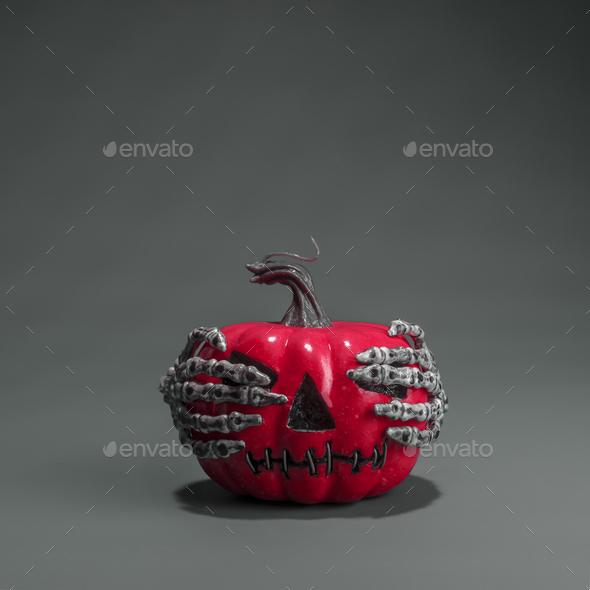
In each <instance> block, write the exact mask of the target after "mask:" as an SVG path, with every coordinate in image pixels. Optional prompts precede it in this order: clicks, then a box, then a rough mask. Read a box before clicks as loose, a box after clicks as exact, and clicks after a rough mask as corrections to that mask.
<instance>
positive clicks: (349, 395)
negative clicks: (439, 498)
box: [160, 263, 446, 503]
mask: <svg viewBox="0 0 590 590" xmlns="http://www.w3.org/2000/svg"><path fill="white" fill-rule="evenodd" d="M269 265H270V267H269ZM248 268H249V269H250V270H252V272H254V273H255V277H254V279H255V282H260V283H263V282H266V283H269V284H272V283H273V282H285V283H288V284H289V286H290V288H291V289H292V290H293V291H294V294H295V295H294V303H293V305H292V306H291V308H290V309H289V311H288V312H287V315H286V316H285V318H284V319H283V322H282V323H269V322H251V323H244V324H235V325H231V326H227V327H226V328H223V329H222V330H221V331H220V330H217V329H216V328H199V329H196V330H193V332H191V334H190V335H189V338H188V342H187V345H186V347H185V349H184V350H183V351H182V353H181V355H180V356H179V358H178V359H177V361H176V363H175V366H174V367H172V368H171V369H170V370H169V371H168V375H167V376H166V377H164V378H163V379H162V382H161V387H160V389H161V391H162V392H163V393H164V399H165V401H167V402H168V403H169V405H170V407H171V410H172V416H173V419H174V424H175V425H176V427H177V428H178V430H179V433H180V437H181V441H182V442H183V443H186V444H189V445H191V446H192V448H193V451H194V452H195V454H196V456H197V457H198V459H199V462H200V464H201V466H202V467H203V469H204V470H205V472H206V473H207V475H209V477H211V478H212V479H213V480H215V481H216V482H218V483H219V484H221V485H222V486H224V487H225V488H227V489H228V490H231V491H233V492H236V493H239V494H247V495H252V496H256V497H258V498H263V499H271V500H287V499H291V500H295V501H298V502H304V503H315V502H348V501H354V500H358V499H360V498H362V497H364V496H375V495H378V494H382V493H383V492H385V491H387V490H389V489H391V488H392V487H394V486H395V485H397V484H398V483H400V482H401V481H403V479H405V477H406V476H407V475H408V474H409V472H410V471H411V469H412V467H413V465H414V463H415V462H416V459H417V454H407V453H404V452H403V450H404V448H405V446H406V445H411V446H422V445H424V444H427V443H429V442H430V441H431V440H433V439H434V438H436V436H438V432H439V431H440V423H441V419H442V414H443V413H444V411H445V410H446V396H445V394H444V391H443V390H442V387H441V385H440V379H439V377H438V369H437V367H436V363H435V362H434V359H433V358H432V355H431V353H430V351H429V350H428V348H427V347H426V345H425V343H424V341H423V337H424V333H423V331H422V330H421V328H419V327H418V326H416V325H414V324H408V323H406V322H403V321H401V320H395V321H394V322H392V323H391V325H390V326H389V328H387V327H386V326H383V325H379V324H367V323H354V322H334V323H333V324H332V323H331V322H330V321H329V320H328V319H327V317H325V314H324V312H323V310H322V309H321V307H319V305H318V304H317V301H315V298H314V296H313V294H312V291H313V284H311V279H310V278H309V279H308V274H307V275H306V274H304V273H307V271H305V269H303V268H302V267H300V266H299V265H286V264H284V263H282V265H278V264H277V263H268V264H264V265H262V266H261V263H256V265H249V266H248ZM265 269H268V270H265ZM302 277H303V278H302ZM304 288H305V293H304ZM305 297H307V299H308V300H309V302H311V304H310V305H309V308H305V309H303V308H301V307H300V306H299V307H298V302H301V301H302V300H304V299H305ZM304 307H305V306H304ZM406 334H407V335H409V336H411V337H412V339H413V342H414V344H415V348H413V347H412V346H410V344H409V343H408V341H407V340H406V339H405V337H404V335H406ZM202 341H204V342H205V343H204V344H203V346H202V348H201V347H200V344H199V343H200V342H202ZM359 363H360V364H359Z"/></svg>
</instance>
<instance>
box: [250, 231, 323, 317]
mask: <svg viewBox="0 0 590 590" xmlns="http://www.w3.org/2000/svg"><path fill="white" fill-rule="evenodd" d="M311 241H312V243H313V245H314V246H315V250H316V254H315V256H313V257H311V258H304V257H303V256H299V255H298V254H291V253H290V252H273V253H271V254H267V255H266V256H265V257H264V258H263V259H262V260H260V262H254V263H253V264H247V265H246V268H247V269H248V270H249V271H250V272H251V273H252V274H253V275H254V276H253V277H252V278H251V279H250V281H251V282H253V283H258V284H260V285H264V284H266V285H274V284H276V283H280V284H283V285H286V286H287V287H288V288H289V289H290V290H291V292H292V293H293V303H292V304H291V307H289V309H288V310H287V313H286V314H285V317H284V318H283V320H282V321H281V324H283V325H284V326H293V327H296V328H326V327H330V326H331V325H332V323H331V322H330V320H329V318H328V316H327V315H326V312H325V311H324V310H323V309H322V306H321V305H320V304H319V303H318V301H317V298H316V296H315V293H314V284H313V281H312V279H311V275H310V274H309V271H308V270H307V269H306V268H305V267H303V266H301V265H300V264H295V263H293V262H279V261H276V260H273V261H270V259H271V258H274V257H276V256H281V257H288V258H294V259H295V260H301V261H303V262H313V261H314V260H317V259H318V256H319V255H320V249H319V247H318V245H317V242H316V241H315V240H314V239H313V238H311Z"/></svg>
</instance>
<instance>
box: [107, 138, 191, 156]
mask: <svg viewBox="0 0 590 590" xmlns="http://www.w3.org/2000/svg"><path fill="white" fill-rule="evenodd" d="M102 153H103V154H104V155H105V156H106V157H107V158H112V157H113V156H115V155H116V154H117V153H119V155H120V156H122V157H123V158H130V157H131V156H133V157H134V158H137V157H141V158H145V157H150V158H154V157H156V156H159V157H160V158H178V156H181V157H182V158H188V157H190V156H192V154H193V146H192V145H191V144H190V143H182V144H178V143H176V141H174V140H173V141H172V143H156V144H153V145H152V144H149V143H134V144H133V145H131V144H130V143H122V144H121V145H120V146H119V147H117V143H116V142H114V141H111V142H110V143H109V144H108V145H105V146H104V147H103V148H102Z"/></svg>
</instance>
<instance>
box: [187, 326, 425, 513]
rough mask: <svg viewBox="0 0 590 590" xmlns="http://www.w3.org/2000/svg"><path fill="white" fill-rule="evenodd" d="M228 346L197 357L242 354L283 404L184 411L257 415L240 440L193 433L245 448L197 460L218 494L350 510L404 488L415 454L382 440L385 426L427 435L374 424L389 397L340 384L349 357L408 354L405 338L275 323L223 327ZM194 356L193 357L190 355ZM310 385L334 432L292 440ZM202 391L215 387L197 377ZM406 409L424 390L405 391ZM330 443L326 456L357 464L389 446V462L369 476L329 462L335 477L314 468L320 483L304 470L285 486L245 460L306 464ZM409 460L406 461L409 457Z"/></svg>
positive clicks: (199, 405) (196, 406)
mask: <svg viewBox="0 0 590 590" xmlns="http://www.w3.org/2000/svg"><path fill="white" fill-rule="evenodd" d="M221 331H222V332H223V333H224V334H225V336H226V339H227V343H228V347H227V351H226V352H223V353H222V352H219V351H218V350H215V349H214V348H212V347H211V346H209V345H208V344H205V346H204V347H203V348H202V349H201V351H200V353H199V356H201V357H202V358H206V359H209V358H215V359H218V360H221V359H226V358H228V357H229V355H230V354H231V353H232V351H234V350H237V351H239V352H242V353H244V354H247V355H248V356H250V357H251V358H253V359H256V360H258V361H260V362H262V363H264V364H265V365H267V366H269V367H271V368H272V369H273V370H275V371H276V372H277V373H278V375H279V377H278V381H277V383H276V384H275V385H274V387H273V388H272V391H273V392H274V393H281V394H283V395H285V396H287V398H288V400H289V401H288V402H287V403H286V404H284V405H282V406H265V407H261V408H254V407H250V406H242V405H237V404H234V403H224V404H215V403H213V402H201V401H199V402H195V403H192V404H187V407H188V408H192V411H194V412H199V413H201V414H209V415H216V414H229V413H230V412H232V411H239V412H242V413H244V414H246V413H255V414H260V415H261V416H262V418H263V423H262V425H260V426H256V427H252V428H248V429H246V430H243V431H242V432H231V433H229V434H221V433H211V434H202V433H199V432H195V431H191V434H192V436H193V437H194V438H195V439H197V440H211V439H218V438H225V439H238V440H243V441H244V442H245V443H246V449H245V450H244V451H241V452H239V453H236V454H235V455H232V456H231V457H229V458H227V459H199V462H200V464H201V466H202V467H203V469H204V470H205V472H206V473H207V475H208V476H209V477H210V478H211V479H213V480H214V481H216V482H217V483H219V484H220V485H222V486H223V487H224V488H226V489H228V490H230V491H232V492H236V493H238V494H246V495H251V496H255V497H257V498H262V499H265V500H293V501H296V502H302V503H308V504H313V503H317V502H351V501H355V500H360V499H361V498H363V497H365V496H376V495H379V494H383V493H384V492H386V491H388V490H390V489H391V488H393V487H394V486H396V485H397V484H399V483H400V482H401V481H403V480H404V479H405V478H406V477H407V476H408V474H409V473H410V471H411V470H412V468H413V466H414V464H415V462H416V460H417V458H418V453H408V454H404V452H403V449H404V447H403V446H401V445H400V444H399V443H397V442H394V441H391V440H389V439H386V437H385V431H386V430H387V428H388V427H390V426H401V425H407V426H417V427H418V428H419V429H421V430H422V429H424V428H426V424H425V423H424V422H416V421H414V420H411V421H407V422H403V423H402V422H400V421H394V420H391V419H390V418H387V417H384V416H376V415H375V414H374V413H373V406H374V405H375V404H377V403H385V402H388V401H390V400H391V398H390V397H389V396H387V395H384V394H380V393H374V392H370V391H366V390H364V389H361V388H359V387H358V386H357V385H356V384H355V383H354V382H353V381H351V380H350V379H348V378H347V377H346V371H347V370H348V369H353V368H357V367H359V363H358V362H357V361H356V358H355V355H356V354H357V353H358V352H361V351H363V350H366V349H367V348H369V347H371V346H387V347H394V346H406V347H407V346H409V344H408V342H407V341H406V340H405V338H403V337H400V336H396V337H391V336H389V335H388V334H387V327H386V326H381V325H378V324H367V323H354V322H334V324H333V327H332V328H294V327H289V326H283V325H281V324H279V323H271V322H256V323H254V322H252V323H244V324H235V325H232V326H227V327H226V328H223V329H222V330H221ZM193 354H194V353H193ZM306 372H307V373H309V374H310V376H311V377H312V378H313V380H314V381H315V384H316V386H317V388H318V391H319V392H320V394H321V395H322V397H323V399H324V400H325V402H326V404H327V406H328V408H329V410H330V413H331V414H332V416H333V418H334V420H335V423H336V428H335V429H333V430H328V431H325V432H296V431H294V430H291V429H289V428H287V418H288V415H289V410H290V409H291V404H292V402H293V399H294V396H295V393H296V391H297V389H298V388H299V385H300V384H301V381H302V379H303V377H304V375H305V373H306ZM195 381H197V382H200V383H206V382H209V383H210V382H219V380H218V379H216V378H212V377H207V376H204V375H200V376H198V377H196V378H195ZM404 401H406V402H408V403H423V402H426V401H427V395H426V392H425V391H424V390H423V389H408V395H407V397H406V398H405V400H404ZM327 441H332V451H333V452H335V453H341V454H345V455H350V454H351V453H352V452H353V451H354V450H356V449H360V450H361V453H362V455H363V457H371V455H372V454H373V449H374V447H375V445H378V446H379V449H382V447H383V444H384V442H385V441H387V445H388V448H387V458H386V461H385V464H384V466H383V467H382V468H381V469H378V470H375V471H373V470H372V465H371V464H370V463H369V464H367V465H364V466H362V467H361V469H360V473H356V474H352V473H351V466H350V465H349V464H346V463H342V462H334V464H333V472H332V473H330V474H329V475H326V474H325V471H326V466H325V465H319V466H318V475H317V476H312V475H310V473H309V470H308V469H305V468H293V469H290V470H289V479H288V478H287V477H286V476H285V474H284V473H283V472H282V471H281V470H280V469H279V465H275V466H274V468H273V469H272V470H268V471H267V470H265V469H261V472H260V473H259V474H256V475H255V474H253V473H252V470H251V469H250V467H249V466H248V464H247V462H246V459H245V454H246V452H247V451H251V452H252V453H253V456H254V458H256V459H260V458H262V457H263V456H264V449H265V448H268V447H270V448H272V449H273V456H274V457H279V456H281V454H282V452H283V449H287V450H288V451H289V454H290V456H291V457H292V458H293V459H294V460H296V461H303V460H304V459H305V451H306V450H307V449H309V448H310V447H311V448H314V449H315V451H316V453H315V454H316V457H321V456H323V454H324V449H325V444H326V442H327ZM408 455H411V456H408Z"/></svg>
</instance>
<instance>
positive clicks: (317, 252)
mask: <svg viewBox="0 0 590 590" xmlns="http://www.w3.org/2000/svg"><path fill="white" fill-rule="evenodd" d="M310 237H311V241H312V242H313V245H314V246H315V256H313V257H311V258H304V257H303V256H299V254H292V253H291V252H271V253H270V254H267V255H266V256H265V257H264V258H263V259H262V260H261V261H260V262H262V263H264V262H266V261H267V260H269V259H271V258H275V257H277V256H287V257H289V258H294V259H295V260H301V261H302V262H315V261H316V260H317V259H318V257H319V255H320V247H319V246H318V243H317V242H316V241H315V240H314V239H313V236H310Z"/></svg>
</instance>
